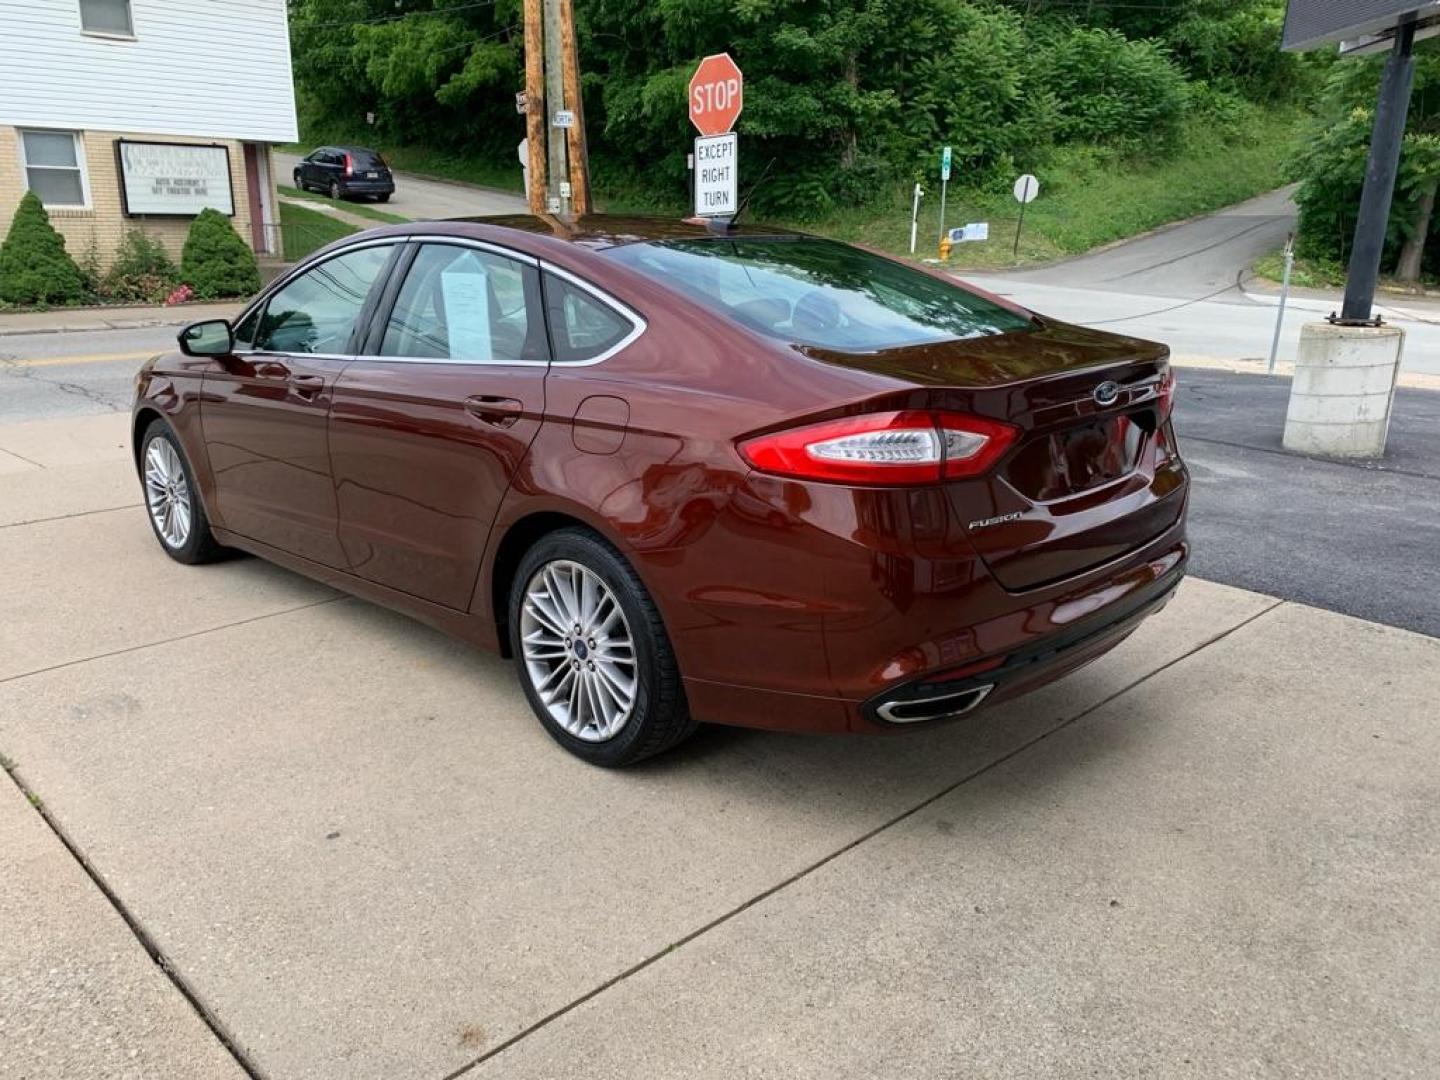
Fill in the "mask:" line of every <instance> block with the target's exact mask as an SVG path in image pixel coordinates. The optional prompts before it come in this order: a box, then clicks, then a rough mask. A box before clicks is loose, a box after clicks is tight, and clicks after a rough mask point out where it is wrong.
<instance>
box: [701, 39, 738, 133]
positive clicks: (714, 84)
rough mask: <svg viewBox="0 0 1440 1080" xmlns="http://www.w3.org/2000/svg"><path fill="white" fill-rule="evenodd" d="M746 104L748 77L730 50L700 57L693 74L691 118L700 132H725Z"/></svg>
mask: <svg viewBox="0 0 1440 1080" xmlns="http://www.w3.org/2000/svg"><path fill="white" fill-rule="evenodd" d="M744 105H745V78H744V76H742V75H741V74H740V68H739V67H738V66H737V65H736V63H735V61H734V60H732V59H730V54H729V53H717V54H716V55H714V56H707V57H705V59H704V60H701V61H700V66H699V67H698V68H696V69H695V74H694V75H692V76H690V122H691V123H692V124H694V125H695V126H696V127H697V128H698V129H699V131H700V134H701V135H724V134H725V133H726V132H727V131H729V130H730V129H731V128H732V127H734V126H735V120H736V118H737V117H738V116H739V115H740V110H741V109H742V108H743V107H744Z"/></svg>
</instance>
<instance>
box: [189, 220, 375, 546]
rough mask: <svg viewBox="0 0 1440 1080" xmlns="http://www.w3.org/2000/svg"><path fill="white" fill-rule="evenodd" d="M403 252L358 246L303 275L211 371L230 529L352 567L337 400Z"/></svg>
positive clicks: (208, 434) (211, 446)
mask: <svg viewBox="0 0 1440 1080" xmlns="http://www.w3.org/2000/svg"><path fill="white" fill-rule="evenodd" d="M395 246H396V245H393V244H390V245H383V246H372V247H366V248H361V249H352V250H351V251H349V252H346V253H343V254H341V255H339V256H337V257H336V258H334V259H330V260H327V261H326V262H325V263H323V264H320V265H318V266H317V267H315V268H312V269H311V270H308V271H307V272H306V273H304V274H301V275H297V277H296V278H295V279H293V280H292V281H291V282H288V283H287V284H286V285H285V286H283V287H282V288H281V289H279V290H278V291H277V292H276V293H275V294H274V295H273V296H272V297H271V298H270V299H269V300H268V301H267V302H266V304H265V305H264V311H263V313H262V315H261V316H260V318H259V319H258V320H257V325H256V327H255V330H254V338H255V340H254V341H252V342H246V343H243V344H242V347H241V348H239V349H238V350H237V352H236V353H235V354H234V355H232V356H229V357H225V358H223V359H222V360H220V361H219V362H218V363H217V365H216V367H215V368H214V369H212V370H211V372H209V373H207V375H206V377H205V396H204V399H203V403H202V406H201V424H202V428H203V431H204V437H205V445H206V448H207V452H208V454H209V458H210V462H211V467H212V470H213V472H214V476H215V491H216V500H217V506H218V510H219V516H220V519H221V520H222V521H223V522H224V525H225V528H227V529H228V530H230V531H231V532H234V533H238V534H239V535H241V536H245V537H249V538H250V539H252V540H258V541H260V542H262V543H265V544H269V545H270V546H272V547H276V548H280V549H281V550H284V551H288V552H290V553H291V554H294V555H298V556H300V557H302V558H305V559H309V560H311V561H313V562H318V563H321V564H323V565H325V566H330V567H335V568H343V567H345V566H346V559H345V556H344V553H343V550H342V549H341V547H340V542H339V539H338V538H337V536H336V507H335V488H334V478H333V476H332V475H331V469H330V453H329V435H328V422H329V410H330V404H331V396H332V391H333V388H334V386H335V381H336V379H337V378H338V377H339V376H340V374H341V372H342V371H344V369H345V366H346V365H347V364H348V363H349V362H350V359H351V355H352V351H353V347H354V345H353V343H354V340H355V338H356V336H357V331H358V330H359V328H360V326H361V325H362V323H363V319H364V312H365V307H366V300H367V298H368V296H369V293H370V290H371V289H372V287H373V286H374V285H375V283H376V282H377V281H378V280H379V279H380V278H381V276H382V271H383V268H384V265H385V262H386V260H387V259H388V258H389V256H390V254H391V252H392V250H393V249H394V248H395ZM250 321H251V320H249V319H247V320H246V323H249V322H250ZM247 332H249V331H248V330H247ZM245 345H248V346H249V347H248V348H246V347H244V346H245Z"/></svg>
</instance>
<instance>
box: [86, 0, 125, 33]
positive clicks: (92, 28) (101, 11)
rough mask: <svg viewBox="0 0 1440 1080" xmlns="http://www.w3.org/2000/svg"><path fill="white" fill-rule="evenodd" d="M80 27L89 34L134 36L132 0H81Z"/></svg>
mask: <svg viewBox="0 0 1440 1080" xmlns="http://www.w3.org/2000/svg"><path fill="white" fill-rule="evenodd" d="M80 29H81V30H83V31H85V33H87V34H118V35H121V36H122V37H132V36H133V35H134V33H135V27H134V24H133V23H132V22H131V21H130V0H80Z"/></svg>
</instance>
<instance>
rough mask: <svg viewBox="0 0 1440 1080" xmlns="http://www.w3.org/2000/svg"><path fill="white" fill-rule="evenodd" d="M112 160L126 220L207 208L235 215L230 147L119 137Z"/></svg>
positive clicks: (189, 214)
mask: <svg viewBox="0 0 1440 1080" xmlns="http://www.w3.org/2000/svg"><path fill="white" fill-rule="evenodd" d="M115 157H116V160H117V162H118V164H119V168H120V193H121V197H122V199H123V200H124V204H125V213H126V215H127V216H129V217H139V216H141V215H150V214H153V215H168V216H174V217H194V216H195V215H196V214H198V213H200V211H201V210H204V209H205V208H206V207H212V208H214V209H216V210H219V211H220V212H221V213H222V214H226V215H229V216H230V217H234V216H235V193H234V191H233V190H232V189H231V186H230V150H229V148H228V147H225V146H195V145H192V144H189V143H154V142H131V141H130V140H128V139H117V140H116V142H115Z"/></svg>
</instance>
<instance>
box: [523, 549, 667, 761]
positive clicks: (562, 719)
mask: <svg viewBox="0 0 1440 1080" xmlns="http://www.w3.org/2000/svg"><path fill="white" fill-rule="evenodd" d="M520 642H521V648H522V650H523V661H524V664H525V669H526V673H527V674H528V675H529V677H530V683H531V686H532V687H533V688H534V690H535V693H536V696H538V697H539V699H540V701H541V703H542V704H543V706H544V708H545V710H546V712H548V713H549V715H550V718H551V719H552V720H553V721H554V722H555V723H556V724H557V725H559V726H560V727H561V728H563V729H564V730H565V731H566V732H568V733H569V734H570V735H572V736H574V737H575V738H577V739H580V740H583V741H584V742H590V743H597V742H605V741H607V740H609V739H613V738H614V737H615V736H616V735H618V734H619V733H620V731H621V730H623V729H624V727H625V725H626V724H627V723H628V722H629V720H630V717H631V714H632V713H633V712H634V709H635V697H636V690H637V680H638V674H637V668H636V658H635V642H634V639H633V637H632V636H631V633H630V624H629V622H628V621H627V620H626V618H625V612H624V611H623V610H622V609H621V607H620V602H619V600H618V599H617V598H616V596H615V594H614V593H613V592H611V591H610V588H609V587H608V586H607V585H606V584H605V582H604V581H602V580H601V579H600V577H599V575H598V574H595V573H594V572H592V571H591V570H589V569H587V568H586V567H584V566H582V565H580V564H579V563H578V562H573V561H571V560H569V559H555V560H553V561H551V562H547V563H545V564H543V565H542V566H541V567H540V568H539V569H537V570H536V571H535V573H534V574H533V575H532V576H531V578H530V580H529V582H528V583H527V584H526V586H525V597H524V601H523V603H522V605H521V609H520Z"/></svg>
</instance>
